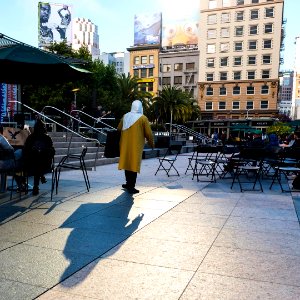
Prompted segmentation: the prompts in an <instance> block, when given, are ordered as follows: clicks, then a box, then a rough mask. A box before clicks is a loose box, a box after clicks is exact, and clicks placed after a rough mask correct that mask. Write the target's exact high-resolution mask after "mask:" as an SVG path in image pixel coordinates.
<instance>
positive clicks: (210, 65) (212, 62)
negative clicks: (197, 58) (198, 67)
mask: <svg viewBox="0 0 300 300" xmlns="http://www.w3.org/2000/svg"><path fill="white" fill-rule="evenodd" d="M206 65H207V67H208V68H214V66H215V59H214V58H208V59H207V60H206Z"/></svg>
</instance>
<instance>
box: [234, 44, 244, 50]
mask: <svg viewBox="0 0 300 300" xmlns="http://www.w3.org/2000/svg"><path fill="white" fill-rule="evenodd" d="M242 50H243V42H235V43H234V51H242Z"/></svg>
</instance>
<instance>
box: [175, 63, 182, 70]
mask: <svg viewBox="0 0 300 300" xmlns="http://www.w3.org/2000/svg"><path fill="white" fill-rule="evenodd" d="M182 68H183V64H182V63H176V64H174V71H182Z"/></svg>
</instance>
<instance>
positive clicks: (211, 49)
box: [206, 44, 216, 53]
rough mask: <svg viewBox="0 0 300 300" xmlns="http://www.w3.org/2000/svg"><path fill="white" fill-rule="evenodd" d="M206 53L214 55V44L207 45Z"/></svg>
mask: <svg viewBox="0 0 300 300" xmlns="http://www.w3.org/2000/svg"><path fill="white" fill-rule="evenodd" d="M206 52H207V53H216V44H207V50H206Z"/></svg>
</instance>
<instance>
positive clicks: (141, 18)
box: [134, 13, 161, 46]
mask: <svg viewBox="0 0 300 300" xmlns="http://www.w3.org/2000/svg"><path fill="white" fill-rule="evenodd" d="M160 38H161V13H154V14H140V15H135V16H134V46H138V45H155V44H160Z"/></svg>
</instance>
